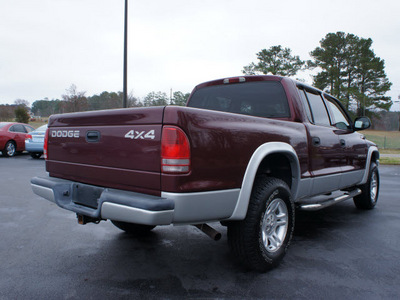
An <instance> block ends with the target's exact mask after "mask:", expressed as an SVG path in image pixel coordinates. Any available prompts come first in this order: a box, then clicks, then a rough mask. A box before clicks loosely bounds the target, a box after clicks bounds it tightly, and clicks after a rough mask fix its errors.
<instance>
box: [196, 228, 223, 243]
mask: <svg viewBox="0 0 400 300" xmlns="http://www.w3.org/2000/svg"><path fill="white" fill-rule="evenodd" d="M193 226H194V227H197V228H198V229H200V230H201V231H202V232H204V233H205V234H206V235H208V236H209V237H210V238H212V239H213V240H214V241H219V240H220V239H221V237H222V235H221V233H219V232H218V231H216V230H215V229H214V228H212V227H210V226H208V225H207V224H196V225H193Z"/></svg>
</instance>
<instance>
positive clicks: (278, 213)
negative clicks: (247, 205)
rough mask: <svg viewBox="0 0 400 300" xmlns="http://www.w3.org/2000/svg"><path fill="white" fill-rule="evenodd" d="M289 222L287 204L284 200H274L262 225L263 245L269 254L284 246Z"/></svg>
mask: <svg viewBox="0 0 400 300" xmlns="http://www.w3.org/2000/svg"><path fill="white" fill-rule="evenodd" d="M288 220H289V218H288V210H287V207H286V203H285V202H284V201H283V200H282V199H274V200H273V201H272V202H271V203H270V204H269V205H268V207H267V210H266V212H265V214H264V216H263V219H262V224H261V237H262V243H263V245H264V248H265V249H266V250H267V251H268V252H275V251H277V250H278V249H279V248H280V247H281V246H282V244H283V242H284V240H285V237H286V233H287V229H288Z"/></svg>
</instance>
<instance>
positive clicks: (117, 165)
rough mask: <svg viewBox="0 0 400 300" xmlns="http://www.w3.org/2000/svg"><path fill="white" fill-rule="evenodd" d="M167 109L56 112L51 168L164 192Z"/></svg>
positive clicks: (63, 174) (77, 177)
mask: <svg viewBox="0 0 400 300" xmlns="http://www.w3.org/2000/svg"><path fill="white" fill-rule="evenodd" d="M163 111H164V107H156V108H135V109H123V110H109V111H96V112H86V113H80V114H63V115H55V116H52V117H51V119H50V120H49V140H48V159H47V162H46V169H47V171H48V172H49V173H50V176H53V177H58V178H64V179H69V180H73V181H79V182H83V183H88V184H94V185H98V186H106V187H109V188H117V189H125V190H132V191H136V192H146V193H150V194H154V195H158V194H159V193H160V151H161V149H160V148H161V142H160V141H161V130H162V119H163ZM104 124H107V125H104Z"/></svg>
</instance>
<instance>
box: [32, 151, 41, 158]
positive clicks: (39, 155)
mask: <svg viewBox="0 0 400 300" xmlns="http://www.w3.org/2000/svg"><path fill="white" fill-rule="evenodd" d="M41 156H42V153H34V152H32V153H31V157H32V158H34V159H39V158H40V157H41Z"/></svg>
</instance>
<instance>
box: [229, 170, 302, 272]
mask: <svg viewBox="0 0 400 300" xmlns="http://www.w3.org/2000/svg"><path fill="white" fill-rule="evenodd" d="M294 213H295V209H294V204H293V201H292V199H291V194H290V189H289V187H288V186H287V184H286V183H285V182H284V181H282V180H280V179H277V178H272V177H267V176H261V177H258V178H256V181H255V184H254V187H253V191H252V194H251V198H250V202H249V207H248V210H247V215H246V218H245V219H244V220H242V221H238V222H230V223H229V224H228V241H229V246H230V248H231V250H232V252H233V254H234V255H235V256H236V257H237V258H238V259H239V260H240V262H241V263H242V264H244V265H245V266H246V267H248V268H250V269H252V270H256V271H260V272H265V271H267V270H269V269H272V268H274V267H276V266H277V265H278V264H279V263H280V262H281V260H282V259H283V257H284V256H285V254H286V252H287V249H288V247H289V244H290V241H291V238H292V234H293V230H294Z"/></svg>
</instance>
